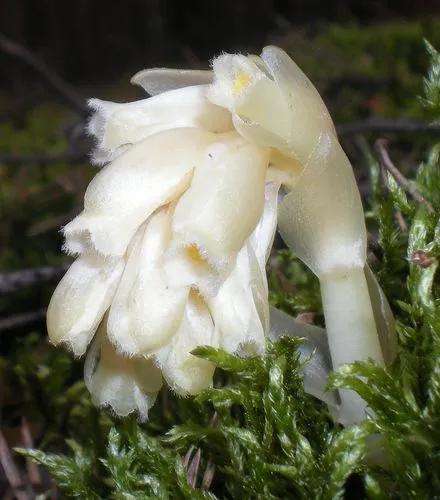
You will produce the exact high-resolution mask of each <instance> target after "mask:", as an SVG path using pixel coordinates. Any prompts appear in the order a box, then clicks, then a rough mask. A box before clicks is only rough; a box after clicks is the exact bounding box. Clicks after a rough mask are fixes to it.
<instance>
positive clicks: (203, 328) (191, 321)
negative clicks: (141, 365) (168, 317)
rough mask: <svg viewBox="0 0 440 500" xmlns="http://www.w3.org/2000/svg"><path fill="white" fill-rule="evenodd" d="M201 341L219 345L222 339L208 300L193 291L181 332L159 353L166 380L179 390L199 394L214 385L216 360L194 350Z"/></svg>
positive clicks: (214, 345) (182, 392) (159, 363)
mask: <svg viewBox="0 0 440 500" xmlns="http://www.w3.org/2000/svg"><path fill="white" fill-rule="evenodd" d="M201 345H210V346H213V347H218V339H217V338H216V335H215V331H214V325H213V323H212V319H211V316H210V314H209V311H208V308H207V307H206V304H205V303H204V302H203V301H202V300H201V298H200V297H199V296H198V295H197V294H196V293H195V292H192V293H191V294H190V297H189V300H188V304H187V306H186V309H185V315H184V318H183V321H182V323H181V325H180V328H179V330H178V332H177V334H176V335H175V336H174V337H173V338H172V339H171V342H170V343H169V345H168V346H166V347H164V348H163V349H161V350H160V351H158V352H157V354H156V355H155V358H156V362H157V364H158V366H160V368H161V369H162V374H163V376H164V378H165V380H166V381H167V382H168V384H169V385H170V387H171V388H172V389H173V390H175V391H176V392H177V393H179V394H197V393H199V392H200V391H202V390H203V389H206V388H208V387H210V386H211V385H212V377H213V374H214V366H213V365H212V363H210V362H209V361H206V360H204V359H200V358H197V357H196V356H193V355H192V354H190V352H191V351H192V350H193V349H195V348H196V347H197V346H201Z"/></svg>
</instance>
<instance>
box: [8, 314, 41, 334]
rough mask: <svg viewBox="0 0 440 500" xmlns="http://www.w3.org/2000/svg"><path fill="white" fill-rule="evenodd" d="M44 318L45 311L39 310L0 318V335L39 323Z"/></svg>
mask: <svg viewBox="0 0 440 500" xmlns="http://www.w3.org/2000/svg"><path fill="white" fill-rule="evenodd" d="M45 316H46V309H39V310H38V311H31V312H26V313H20V314H13V315H12V316H8V317H6V318H0V333H2V332H6V331H9V330H15V329H16V328H21V327H22V326H26V325H30V324H32V323H36V322H37V321H41V320H42V319H43V318H44V317H45Z"/></svg>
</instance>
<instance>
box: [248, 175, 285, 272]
mask: <svg viewBox="0 0 440 500" xmlns="http://www.w3.org/2000/svg"><path fill="white" fill-rule="evenodd" d="M279 190H280V184H279V183H276V182H269V183H267V184H266V186H265V190H264V210H263V213H262V215H261V218H260V220H259V221H258V224H257V226H256V228H255V229H254V231H253V232H252V234H251V236H250V237H249V243H250V244H251V246H252V248H253V249H254V252H255V255H256V257H257V260H258V263H259V265H260V267H261V269H262V271H264V270H265V266H266V262H267V259H268V258H269V255H270V251H271V249H272V244H273V240H274V237H275V231H276V228H277V222H278V214H277V212H278V192H279Z"/></svg>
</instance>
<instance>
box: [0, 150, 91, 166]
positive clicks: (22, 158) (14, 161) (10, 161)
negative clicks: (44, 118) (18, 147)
mask: <svg viewBox="0 0 440 500" xmlns="http://www.w3.org/2000/svg"><path fill="white" fill-rule="evenodd" d="M87 161H88V156H87V155H86V154H84V153H60V154H52V155H50V154H47V155H38V154H35V155H15V154H0V163H4V164H6V165H12V166H14V165H17V166H18V165H37V166H38V165H50V164H53V163H70V164H72V165H74V164H78V163H85V162H87Z"/></svg>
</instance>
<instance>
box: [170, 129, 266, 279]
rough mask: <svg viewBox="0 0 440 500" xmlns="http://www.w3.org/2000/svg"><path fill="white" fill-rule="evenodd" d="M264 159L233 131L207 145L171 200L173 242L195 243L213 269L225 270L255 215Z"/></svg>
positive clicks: (258, 210)
mask: <svg viewBox="0 0 440 500" xmlns="http://www.w3.org/2000/svg"><path fill="white" fill-rule="evenodd" d="M268 161H269V155H268V150H266V149H263V148H258V147H256V146H253V145H252V144H250V143H248V142H247V141H246V140H244V139H243V138H241V137H240V136H238V134H235V133H234V134H228V135H227V136H223V137H222V138H221V139H220V140H219V142H217V143H214V144H212V145H210V146H209V147H208V148H207V149H206V151H205V154H204V160H203V162H202V163H201V165H200V166H199V167H197V168H196V169H195V172H194V177H193V180H192V183H191V187H190V188H189V189H188V190H187V191H186V192H185V193H184V194H183V196H182V197H181V198H180V200H179V202H178V203H177V206H176V211H175V214H174V218H173V233H174V245H175V246H176V247H182V246H189V245H193V244H196V245H197V246H198V247H199V249H200V253H201V254H202V256H204V257H205V258H206V259H207V260H208V261H209V262H210V263H211V264H212V265H213V266H214V267H215V268H216V269H218V270H223V269H227V268H228V266H230V265H231V263H232V262H233V260H234V258H235V256H236V254H237V253H238V251H239V250H240V248H241V247H242V246H243V243H244V241H245V240H246V239H247V238H248V237H249V236H250V234H251V233H252V231H253V230H254V229H255V227H256V225H257V223H258V220H259V218H260V216H261V213H262V210H263V205H264V183H265V175H266V170H267V165H268Z"/></svg>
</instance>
